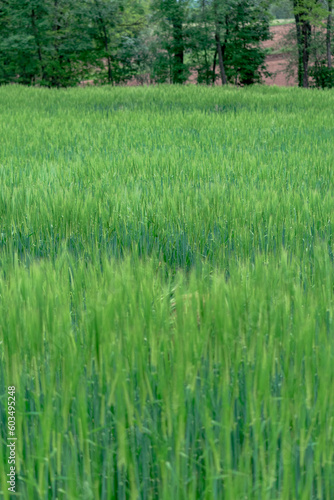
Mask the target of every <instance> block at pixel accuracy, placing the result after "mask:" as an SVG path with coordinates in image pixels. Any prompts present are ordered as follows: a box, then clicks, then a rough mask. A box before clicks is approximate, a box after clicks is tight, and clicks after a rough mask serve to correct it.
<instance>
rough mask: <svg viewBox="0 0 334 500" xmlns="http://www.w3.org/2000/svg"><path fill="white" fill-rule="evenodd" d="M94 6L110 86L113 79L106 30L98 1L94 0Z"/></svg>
mask: <svg viewBox="0 0 334 500" xmlns="http://www.w3.org/2000/svg"><path fill="white" fill-rule="evenodd" d="M95 5H96V8H97V14H98V22H99V24H100V28H101V33H102V42H103V45H104V50H105V52H106V57H107V65H108V82H109V83H111V84H114V77H113V72H112V67H111V56H110V54H109V39H108V33H107V28H106V25H105V22H104V21H103V16H102V14H101V10H100V6H99V3H98V0H95Z"/></svg>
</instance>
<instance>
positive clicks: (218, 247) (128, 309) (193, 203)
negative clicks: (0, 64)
mask: <svg viewBox="0 0 334 500" xmlns="http://www.w3.org/2000/svg"><path fill="white" fill-rule="evenodd" d="M0 107H1V108H0V109H1V119H0V134H1V150H0V357H1V364H0V388H1V392H0V394H1V399H0V418H1V430H0V432H1V446H0V478H1V483H0V488H1V495H0V496H1V498H4V499H5V500H7V499H9V498H21V499H27V500H30V499H36V500H42V499H43V500H44V499H54V500H55V499H70V500H77V499H79V498H80V499H84V500H88V499H89V500H95V499H103V500H110V499H117V500H125V499H131V500H136V499H140V500H153V499H154V500H170V499H173V500H197V499H203V500H243V499H245V500H246V499H248V500H253V499H254V500H255V499H256V500H278V499H282V500H290V499H291V500H294V499H301V500H313V499H314V500H316V499H317V500H319V499H326V500H327V499H331V498H333V491H334V391H333V392H332V390H333V384H334V323H333V314H334V304H333V286H334V267H333V251H334V240H333V235H334V191H333V182H334V179H333V172H334V170H333V166H334V148H333V131H334V115H333V109H334V92H330V91H328V92H325V91H323V92H321V91H315V90H314V91H312V90H309V91H307V90H303V89H296V88H277V87H265V88H263V87H260V86H257V87H254V88H252V89H234V88H226V89H222V88H201V87H197V86H188V87H185V88H179V87H167V86H166V87H164V86H162V87H153V88H152V87H151V88H147V87H141V88H79V89H73V90H58V91H56V90H43V89H36V88H35V89H32V88H30V89H26V88H22V87H18V86H14V85H13V86H7V87H1V88H0ZM13 386H14V387H15V398H16V400H15V402H16V407H15V411H16V414H15V417H16V422H15V436H16V438H17V441H15V443H16V462H15V467H16V474H17V476H16V491H17V493H16V495H15V496H14V495H10V492H9V491H8V485H7V483H6V481H7V480H8V476H7V474H8V473H9V464H8V456H9V448H8V447H7V444H8V441H7V438H8V437H9V434H8V432H9V431H8V425H7V423H8V421H7V418H8V413H7V412H8V411H10V410H8V406H7V396H8V390H7V388H8V387H13ZM331 492H332V493H331Z"/></svg>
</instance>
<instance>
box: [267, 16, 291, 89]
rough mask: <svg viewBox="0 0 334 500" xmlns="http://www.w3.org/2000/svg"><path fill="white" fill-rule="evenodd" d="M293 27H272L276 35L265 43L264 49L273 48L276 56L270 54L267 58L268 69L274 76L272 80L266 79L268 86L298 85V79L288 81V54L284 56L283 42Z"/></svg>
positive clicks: (272, 31)
mask: <svg viewBox="0 0 334 500" xmlns="http://www.w3.org/2000/svg"><path fill="white" fill-rule="evenodd" d="M292 27H293V25H291V24H286V25H282V26H272V27H271V28H270V31H271V33H272V34H273V35H274V37H273V39H272V40H268V41H267V42H264V44H263V45H264V47H266V48H272V49H273V50H275V52H277V53H275V54H270V55H268V57H267V61H266V62H267V69H268V71H269V72H270V73H272V74H273V76H272V78H264V82H265V83H266V84H267V85H278V86H279V87H290V86H295V85H297V81H296V79H293V80H291V79H290V80H288V78H287V75H286V73H285V68H286V65H287V62H288V58H287V54H284V46H283V42H284V39H285V37H286V35H287V34H288V32H289V31H290V30H291V29H292Z"/></svg>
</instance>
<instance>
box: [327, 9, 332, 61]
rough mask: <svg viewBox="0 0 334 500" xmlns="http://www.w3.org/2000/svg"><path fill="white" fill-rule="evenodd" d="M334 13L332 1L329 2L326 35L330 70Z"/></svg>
mask: <svg viewBox="0 0 334 500" xmlns="http://www.w3.org/2000/svg"><path fill="white" fill-rule="evenodd" d="M332 11H333V3H332V0H328V17H327V33H326V49H327V66H328V68H331V67H332V50H331V41H332V33H331V31H332Z"/></svg>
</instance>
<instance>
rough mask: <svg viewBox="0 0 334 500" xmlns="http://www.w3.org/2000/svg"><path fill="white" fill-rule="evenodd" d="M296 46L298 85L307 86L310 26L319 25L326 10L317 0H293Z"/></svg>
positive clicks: (310, 42) (310, 44) (310, 40)
mask: <svg viewBox="0 0 334 500" xmlns="http://www.w3.org/2000/svg"><path fill="white" fill-rule="evenodd" d="M293 7H294V16H295V22H296V33H297V47H298V85H299V87H305V88H307V87H308V86H309V62H310V51H311V46H312V26H321V23H322V19H323V18H324V17H326V15H327V12H326V10H325V9H324V8H323V7H322V6H321V4H320V3H319V2H318V0H293Z"/></svg>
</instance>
